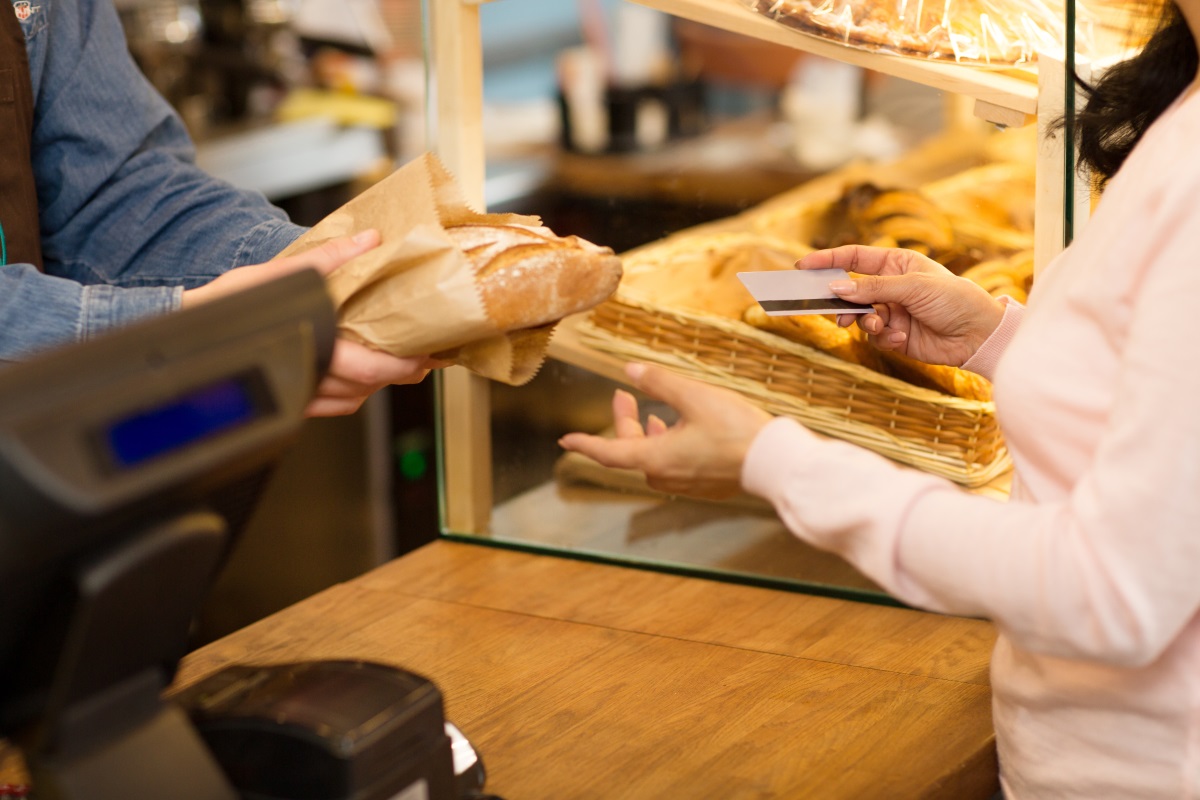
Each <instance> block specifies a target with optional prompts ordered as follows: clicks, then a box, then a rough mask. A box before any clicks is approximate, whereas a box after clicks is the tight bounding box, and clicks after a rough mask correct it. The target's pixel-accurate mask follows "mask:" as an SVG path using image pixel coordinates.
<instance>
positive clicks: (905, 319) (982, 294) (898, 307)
mask: <svg viewBox="0 0 1200 800" xmlns="http://www.w3.org/2000/svg"><path fill="white" fill-rule="evenodd" d="M829 267H840V268H842V269H844V270H846V271H847V272H854V273H858V275H856V276H855V277H854V278H853V279H852V280H850V281H836V282H834V283H832V284H830V288H831V289H832V290H833V291H834V293H835V294H836V295H837V296H838V297H840V298H842V299H843V300H850V301H852V302H855V303H868V304H871V305H873V306H875V313H874V314H858V315H852V314H842V315H840V316H839V317H838V324H839V325H842V326H846V325H850V324H853V322H855V321H857V322H858V326H859V327H860V328H862V329H863V330H864V331H866V332H867V334H868V339H869V340H870V341H871V343H872V344H874V345H875V346H876V347H878V348H879V349H881V350H895V351H897V352H900V353H903V354H904V355H906V356H909V357H911V358H915V359H917V360H918V361H924V362H926V363H928V364H949V365H951V366H955V367H958V366H962V364H963V363H964V362H965V361H966V360H967V359H969V358H970V357H971V356H972V355H974V354H975V351H976V350H978V349H979V347H980V345H982V344H983V343H984V341H985V340H986V339H987V338H988V336H990V335H991V334H992V331H994V330H996V327H997V326H998V325H999V324H1000V319H1001V318H1002V317H1003V316H1004V305H1003V304H1002V303H1001V302H1000V301H999V300H997V299H995V298H994V297H992V296H991V295H989V294H988V293H987V292H986V291H985V290H984V289H983V287H981V286H979V285H978V284H976V283H972V282H971V281H969V280H967V279H966V278H960V277H958V276H957V275H955V274H954V273H952V272H950V270H948V269H946V268H945V267H943V266H942V265H941V264H939V263H937V262H936V261H934V260H933V259H931V258H927V257H926V256H923V255H921V254H920V253H917V252H914V251H912V250H898V249H893V248H884V247H864V246H861V245H846V246H845V247H837V248H834V249H832V250H818V251H816V252H814V253H810V254H808V255H807V256H805V257H804V258H802V259H800V260H799V261H797V262H796V268H797V269H826V268H829ZM856 317H857V320H856V319H855V318H856Z"/></svg>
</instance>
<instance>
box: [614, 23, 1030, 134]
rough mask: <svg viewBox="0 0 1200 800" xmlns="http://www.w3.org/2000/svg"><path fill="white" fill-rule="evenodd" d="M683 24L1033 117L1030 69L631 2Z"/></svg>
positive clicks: (774, 24) (779, 25)
mask: <svg viewBox="0 0 1200 800" xmlns="http://www.w3.org/2000/svg"><path fill="white" fill-rule="evenodd" d="M634 2H636V3H638V4H639V5H644V6H648V7H650V8H654V9H658V10H659V11H664V12H666V13H668V14H672V15H674V16H677V17H681V18H683V19H689V20H692V21H693V22H699V23H702V24H704V25H711V26H713V27H715V28H723V29H725V30H727V31H730V32H733V33H740V34H742V35H745V36H752V37H754V38H757V39H762V40H764V41H768V42H774V43H775V44H781V45H785V46H787V47H794V48H796V49H797V50H803V51H804V52H806V53H812V54H813V55H817V56H823V57H825V58H830V59H834V60H835V61H843V62H846V63H848V64H854V65H856V66H859V67H863V68H864V69H869V70H874V71H875V72H881V73H884V74H886V75H893V76H895V77H897V78H903V79H904V80H909V81H913V82H915V83H921V84H924V85H926V86H932V87H934V88H936V89H941V90H943V91H946V92H951V93H953V94H959V95H966V96H968V97H972V98H974V99H975V100H979V101H982V102H984V103H987V104H990V105H992V106H998V107H1000V108H1004V109H1009V110H1011V111H1014V112H1017V113H1019V114H1026V115H1034V114H1036V113H1037V73H1036V71H1035V70H1033V69H1012V70H1000V69H986V68H981V67H970V66H962V65H958V64H952V63H946V62H942V61H933V60H921V59H918V58H905V57H902V56H892V55H886V54H881V53H871V52H867V51H865V50H859V49H857V48H852V47H846V46H844V45H840V44H838V43H836V42H831V41H827V40H825V39H821V38H818V37H816V36H810V35H808V34H806V33H803V32H801V31H797V30H793V29H791V28H788V27H786V26H785V25H782V24H780V23H778V22H775V21H773V20H771V19H768V18H767V17H765V16H763V15H761V14H757V13H755V12H754V11H752V10H750V9H749V8H746V7H745V6H743V5H741V4H740V0H634Z"/></svg>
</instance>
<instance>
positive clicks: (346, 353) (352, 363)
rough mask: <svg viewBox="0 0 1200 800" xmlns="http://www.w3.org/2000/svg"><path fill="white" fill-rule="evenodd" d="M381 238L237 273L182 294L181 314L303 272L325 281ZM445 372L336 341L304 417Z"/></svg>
mask: <svg viewBox="0 0 1200 800" xmlns="http://www.w3.org/2000/svg"><path fill="white" fill-rule="evenodd" d="M379 239H380V237H379V232H378V231H375V230H367V231H363V232H362V233H358V234H355V235H354V236H352V237H351V236H346V237H342V238H340V239H333V240H332V241H329V242H326V243H325V244H323V245H321V246H320V247H315V248H313V249H312V250H308V251H306V252H303V253H299V254H297V255H292V256H287V257H285V258H275V259H272V260H271V261H268V262H266V263H265V264H255V265H253V266H247V267H238V268H237V269H231V270H230V271H229V272H226V273H225V274H223V275H220V276H218V277H217V278H214V279H213V280H212V281H210V282H208V283H206V284H204V285H203V286H199V287H197V288H195V289H188V290H187V291H185V292H184V293H183V302H182V306H183V308H188V307H190V306H193V305H195V304H197V303H203V302H207V301H209V300H212V299H214V298H217V297H223V296H226V295H229V294H233V293H234V292H239V291H242V290H244V289H248V288H250V287H252V286H258V285H260V284H263V283H267V282H268V281H272V280H275V279H277V278H282V277H283V276H284V275H288V274H291V273H293V272H299V271H300V270H302V269H315V270H316V271H317V272H319V273H320V274H321V275H322V276H323V277H327V276H328V275H329V274H330V273H332V272H333V271H334V270H335V269H337V268H338V267H340V266H341V265H342V264H345V263H346V262H347V261H349V260H350V259H352V258H355V257H356V256H360V255H362V254H363V253H365V252H367V251H368V250H370V249H372V248H374V247H378V246H379ZM443 366H446V365H445V364H444V363H443V362H440V361H436V360H434V359H431V358H428V357H426V356H416V357H413V358H399V357H397V356H393V355H389V354H388V353H383V352H380V351H378V350H373V349H371V348H370V347H367V346H365V345H362V344H359V343H357V342H352V341H350V340H348V339H337V340H336V341H335V342H334V345H333V360H332V361H331V362H330V365H329V371H328V373H327V374H326V375H325V378H324V379H323V380H322V381H321V383H320V385H319V386H317V393H316V395H315V396H314V398H313V400H312V401H311V402H310V403H309V405H308V408H307V409H306V411H305V413H306V414H307V415H308V416H310V417H333V416H341V415H344V414H353V413H354V412H355V411H357V410H358V409H359V407H360V406H362V404H363V403H364V402H365V401H366V399H367V398H368V397H370V396H371V395H372V394H374V393H375V392H377V391H378V390H380V389H382V388H383V387H384V386H390V385H393V384H409V383H420V382H421V381H422V380H423V379H424V378H425V376H426V375H428V374H429V371H430V370H431V369H437V368H439V367H443Z"/></svg>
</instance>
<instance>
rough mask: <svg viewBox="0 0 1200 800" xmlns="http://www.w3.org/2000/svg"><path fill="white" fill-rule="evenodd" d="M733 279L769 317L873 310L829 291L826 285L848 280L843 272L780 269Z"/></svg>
mask: <svg viewBox="0 0 1200 800" xmlns="http://www.w3.org/2000/svg"><path fill="white" fill-rule="evenodd" d="M737 276H738V280H740V281H741V282H742V284H743V285H744V286H745V287H746V288H747V289H749V290H750V294H752V295H754V299H755V300H757V301H758V304H759V305H760V306H762V309H763V311H765V312H767V315H768V316H771V317H786V316H797V315H799V314H870V313H871V312H872V311H874V310H875V309H874V308H872V307H871V306H864V305H862V304H860V303H851V302H850V301H849V300H843V299H841V298H840V297H838V296H837V295H835V294H834V293H833V292H831V291H830V290H829V284H831V283H833V282H834V281H845V280H849V279H850V276H849V275H848V274H846V270H844V269H783V270H771V271H767V272H739V273H738V274H737Z"/></svg>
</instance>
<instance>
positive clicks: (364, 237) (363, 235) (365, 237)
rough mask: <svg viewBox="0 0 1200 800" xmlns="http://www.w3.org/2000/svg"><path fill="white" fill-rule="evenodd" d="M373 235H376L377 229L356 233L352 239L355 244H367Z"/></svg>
mask: <svg viewBox="0 0 1200 800" xmlns="http://www.w3.org/2000/svg"><path fill="white" fill-rule="evenodd" d="M373 236H375V230H374V228H371V229H368V230H365V231H360V232H359V233H356V234H354V238H352V239H351V240H350V241H352V242H354V243H355V244H365V243H366V242H369V241H371V238H372V237H373Z"/></svg>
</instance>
